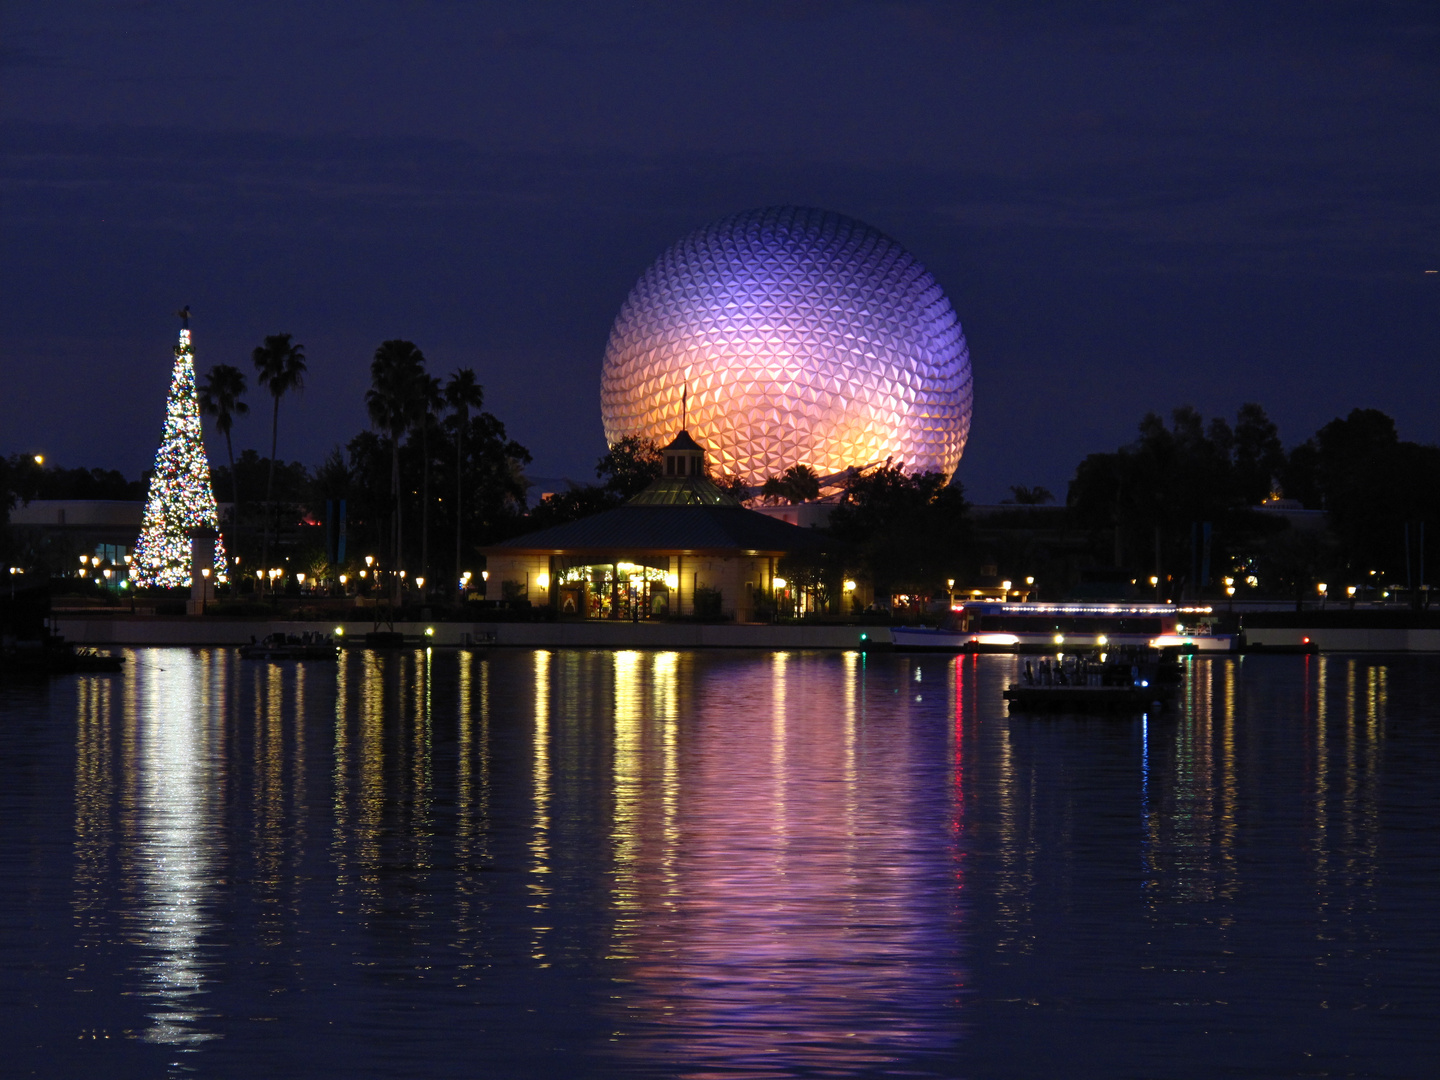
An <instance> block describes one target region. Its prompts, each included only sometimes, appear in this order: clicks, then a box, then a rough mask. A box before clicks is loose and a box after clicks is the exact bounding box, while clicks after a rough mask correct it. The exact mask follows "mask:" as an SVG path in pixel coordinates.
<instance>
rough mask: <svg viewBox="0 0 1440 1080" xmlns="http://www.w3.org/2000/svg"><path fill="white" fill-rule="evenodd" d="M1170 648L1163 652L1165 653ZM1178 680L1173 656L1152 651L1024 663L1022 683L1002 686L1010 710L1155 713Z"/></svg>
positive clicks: (1169, 697) (1171, 695) (1170, 696)
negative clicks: (1004, 687)
mask: <svg viewBox="0 0 1440 1080" xmlns="http://www.w3.org/2000/svg"><path fill="white" fill-rule="evenodd" d="M1169 651H1170V650H1167V652H1169ZM1179 681H1180V669H1179V665H1178V664H1177V663H1176V662H1175V660H1174V658H1173V656H1168V655H1166V653H1162V652H1157V651H1153V650H1144V651H1137V650H1118V651H1114V652H1105V653H1094V654H1075V653H1070V654H1061V655H1057V656H1056V657H1054V659H1053V662H1052V659H1051V658H1050V657H1048V656H1047V657H1044V658H1043V659H1041V660H1040V661H1039V662H1038V663H1037V664H1032V663H1031V662H1030V661H1029V660H1027V661H1025V670H1024V674H1023V677H1022V679H1021V681H1019V682H1014V683H1011V684H1010V685H1009V686H1008V687H1006V689H1005V691H1004V694H1003V697H1004V698H1005V700H1006V701H1008V702H1009V703H1010V708H1011V711H1026V712H1036V711H1049V712H1125V713H1139V712H1159V711H1161V710H1162V709H1164V708H1165V707H1166V706H1167V705H1168V704H1169V703H1170V701H1171V700H1172V699H1173V698H1174V696H1175V693H1176V690H1177V689H1178V685H1179Z"/></svg>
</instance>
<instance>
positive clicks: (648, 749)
mask: <svg viewBox="0 0 1440 1080" xmlns="http://www.w3.org/2000/svg"><path fill="white" fill-rule="evenodd" d="M1189 663H1190V664H1191V666H1192V669H1193V674H1192V676H1191V677H1190V678H1189V680H1188V681H1187V684H1186V687H1185V691H1184V694H1183V695H1182V699H1181V702H1180V704H1179V707H1178V709H1177V710H1176V711H1175V712H1173V713H1167V714H1162V715H1159V716H1149V717H1146V718H1145V719H1143V720H1140V719H1136V720H1115V719H1101V718H1093V717H1091V718H1065V717H1044V718H1041V717H1035V718H1027V717H1008V716H1007V715H1006V713H1005V710H1004V706H1003V702H1002V701H1001V699H1000V691H1001V689H1003V686H1004V684H1005V683H1006V682H1007V681H1008V680H1009V679H1010V678H1013V677H1014V673H1015V671H1016V662H1015V660H1014V659H1013V658H1010V657H979V658H977V657H933V658H929V657H927V658H915V657H903V656H883V655H869V656H866V655H862V654H859V653H845V654H838V655H837V654H807V653H763V654H762V653H704V652H663V651H662V652H640V651H620V652H601V651H555V650H539V651H533V652H520V651H515V652H495V653H493V654H485V653H472V652H469V651H462V652H458V653H456V652H432V651H431V650H416V651H414V652H404V653H365V652H360V651H347V652H346V653H345V654H344V655H343V656H342V658H341V659H340V661H339V663H338V664H337V665H335V666H334V667H333V668H332V667H328V666H323V665H267V664H255V663H250V662H242V661H240V660H238V659H237V658H236V657H235V656H234V654H233V653H231V652H229V651H226V650H199V651H187V650H150V651H143V652H136V653H132V654H131V662H130V664H129V665H127V667H128V670H127V671H126V673H125V675H124V676H123V677H120V678H98V677H83V678H78V679H74V680H71V681H69V682H63V683H56V684H54V686H53V688H52V689H51V690H49V691H47V692H46V693H45V694H43V695H41V696H38V697H36V696H34V695H33V693H32V692H30V691H20V690H13V691H12V690H3V689H0V703H3V705H4V709H5V715H6V718H7V724H6V725H5V727H4V728H0V738H3V739H5V740H6V742H5V745H4V749H5V751H6V753H5V754H4V755H3V756H0V767H3V768H5V769H6V770H7V771H6V773H5V779H6V780H7V781H8V783H7V784H6V785H5V786H4V787H3V788H0V800H4V801H3V803H0V807H3V809H4V810H5V811H6V813H7V817H8V820H12V821H17V820H22V819H23V820H25V821H27V822H31V823H32V824H33V828H32V829H31V834H30V835H27V836H25V837H24V838H20V837H18V836H12V834H11V833H8V832H7V833H6V836H7V839H6V842H5V848H4V849H3V852H0V854H3V856H4V858H5V859H6V861H7V863H10V864H13V863H15V862H16V861H17V860H28V861H27V862H26V866H27V867H28V869H27V875H28V876H27V881H28V887H27V889H25V890H11V891H10V893H9V894H8V895H7V896H6V897H5V898H4V900H3V901H0V904H3V906H0V913H3V917H4V924H3V925H4V927H5V928H7V934H8V936H9V937H10V938H12V939H14V940H17V941H19V940H21V939H20V938H17V937H16V935H15V933H14V928H15V927H18V926H22V925H23V926H38V927H41V928H42V930H43V931H44V932H43V933H39V934H33V935H31V936H30V937H29V938H26V939H24V941H25V942H27V943H26V944H21V945H19V946H16V947H15V948H12V949H11V951H10V954H9V955H10V956H11V957H12V959H9V960H7V961H5V963H4V967H3V970H4V972H5V982H4V984H3V985H4V989H5V992H6V998H5V1000H6V1001H7V1002H14V1003H20V1004H25V1005H28V1006H29V1008H30V1009H31V1010H38V1013H37V1015H39V1016H41V1017H42V1018H43V1019H42V1020H41V1021H40V1022H39V1023H38V1026H37V1027H36V1034H35V1036H34V1039H35V1041H34V1045H35V1050H34V1053H35V1054H36V1058H35V1060H36V1061H37V1062H43V1063H45V1065H46V1068H45V1069H42V1071H48V1072H50V1073H60V1074H64V1073H67V1072H88V1073H90V1074H93V1075H101V1074H104V1075H137V1076H149V1075H165V1074H169V1073H174V1072H177V1071H179V1072H198V1073H199V1074H201V1075H216V1076H229V1075H235V1076H240V1075H254V1074H255V1073H256V1072H257V1071H264V1070H265V1069H267V1068H270V1069H272V1070H273V1069H275V1068H279V1069H280V1071H282V1072H288V1073H291V1074H295V1075H314V1076H319V1075H346V1076H398V1075H411V1074H414V1073H423V1074H425V1075H431V1076H450V1075H456V1076H462V1075H470V1074H471V1073H472V1072H473V1063H474V1062H475V1061H477V1060H484V1061H486V1062H489V1063H491V1065H492V1066H493V1068H494V1070H495V1071H496V1072H499V1073H502V1074H507V1075H574V1074H576V1073H577V1072H587V1073H590V1074H593V1075H616V1076H622V1075H637V1074H648V1075H682V1076H697V1077H700V1076H711V1075H720V1074H724V1075H727V1076H735V1075H739V1076H743V1075H857V1074H867V1075H868V1074H888V1073H891V1072H904V1073H907V1074H911V1075H943V1076H949V1075H981V1076H984V1075H1016V1076H1023V1075H1059V1074H1061V1073H1065V1074H1067V1075H1076V1076H1081V1075H1093V1076H1107V1075H1121V1074H1143V1075H1157V1076H1158V1075H1167V1076H1205V1075H1212V1074H1213V1073H1214V1072H1215V1071H1217V1070H1219V1069H1222V1068H1223V1069H1228V1070H1229V1071H1232V1072H1239V1073H1241V1074H1245V1073H1246V1071H1247V1069H1248V1070H1249V1074H1251V1075H1256V1076H1284V1075H1310V1074H1313V1073H1314V1072H1315V1071H1323V1070H1326V1069H1328V1070H1332V1071H1346V1070H1348V1071H1352V1072H1365V1073H1366V1074H1367V1075H1407V1069H1408V1065H1409V1063H1410V1062H1411V1061H1412V1060H1415V1059H1416V1057H1417V1056H1420V1057H1425V1056H1426V1055H1428V1054H1429V1052H1430V1051H1433V1049H1434V1040H1433V1036H1430V1035H1427V1034H1425V1032H1428V1024H1426V1023H1425V1022H1424V1020H1423V1018H1424V1017H1426V1016H1429V1015H1430V1013H1431V1012H1433V1011H1434V1009H1435V1007H1436V1006H1437V1005H1440V1000H1437V999H1440V994H1437V991H1436V988H1435V985H1434V980H1433V977H1428V976H1427V975H1426V974H1425V973H1426V972H1427V971H1428V972H1430V973H1431V976H1433V971H1434V969H1435V964H1436V961H1437V959H1440V957H1437V955H1436V944H1435V939H1434V936H1433V924H1431V923H1430V922H1429V921H1428V915H1427V914H1426V913H1427V912H1428V908H1427V907H1426V906H1425V904H1424V902H1423V898H1424V897H1428V896H1431V895H1433V891H1434V888H1435V886H1437V885H1440V880H1437V877H1440V874H1437V869H1436V864H1437V860H1436V858H1435V856H1436V845H1435V843H1434V841H1433V840H1430V839H1429V838H1428V836H1429V834H1428V833H1426V832H1424V831H1423V830H1416V829H1413V828H1411V827H1410V823H1411V821H1412V820H1414V816H1417V815H1418V816H1419V818H1420V819H1421V820H1429V821H1431V822H1433V820H1434V815H1435V814H1436V813H1437V812H1440V796H1437V793H1436V789H1435V785H1434V784H1433V774H1434V771H1435V769H1436V767H1437V765H1440V747H1437V734H1436V732H1435V731H1434V729H1433V727H1431V726H1430V725H1429V724H1428V723H1427V722H1426V720H1425V718H1426V717H1428V715H1429V713H1428V711H1426V710H1427V709H1428V704H1429V703H1430V702H1433V700H1434V695H1435V693H1436V692H1437V690H1440V686H1437V677H1436V674H1435V672H1434V671H1433V670H1432V668H1431V667H1429V666H1427V662H1426V661H1425V660H1424V659H1423V658H1388V659H1386V658H1358V657H1344V656H1323V655H1322V656H1313V657H1294V658H1255V657H1247V658H1243V659H1241V658H1226V659H1200V660H1194V661H1190V662H1189ZM27 694H31V696H29V697H27V696H26V695H27ZM17 718H18V719H17ZM27 718H28V719H27ZM27 725H28V726H27ZM1397 740H1398V741H1397ZM1392 744H1393V746H1403V747H1404V749H1405V753H1404V754H1403V755H1400V756H1398V757H1397V756H1396V755H1395V754H1394V752H1393V749H1392ZM37 762H38V764H37ZM42 781H43V782H42ZM1137 794H1138V798H1137ZM1426 815H1429V817H1428V819H1427V817H1426ZM47 844H48V845H50V847H47V846H46V845H47ZM52 849H53V851H54V852H55V853H56V854H54V855H53V856H51V857H49V858H48V860H40V861H37V859H39V856H36V855H33V854H27V853H33V852H35V851H40V850H52ZM57 867H62V868H63V871H62V872H61V873H59V874H58V875H57V874H56V873H55V870H54V868H57ZM52 896H53V899H54V900H55V901H57V902H58V903H55V904H52V903H50V902H48V901H47V900H46V898H47V897H52ZM58 911H63V912H66V913H68V914H67V915H66V916H65V917H66V918H67V919H68V920H69V922H68V924H62V923H58V922H55V921H54V919H55V918H56V917H57V916H56V915H54V914H53V913H54V912H58ZM1427 935H1428V936H1427ZM27 950H28V951H27ZM52 968H53V969H55V970H57V971H64V972H67V974H65V975H64V976H63V977H61V976H59V975H56V976H54V977H39V976H33V975H29V974H27V975H25V976H24V978H21V977H20V976H19V975H18V974H17V973H18V972H34V971H46V970H50V969H52ZM1380 1017H1383V1018H1384V1022H1383V1024H1382V1023H1381V1022H1380V1020H1379V1019H1378V1018H1380ZM1372 1018H1375V1019H1372ZM98 1031H104V1032H106V1033H109V1034H107V1038H109V1035H110V1034H113V1035H114V1036H115V1039H114V1040H112V1041H111V1042H110V1043H109V1045H108V1048H107V1049H106V1050H105V1052H104V1054H105V1056H101V1057H87V1056H86V1054H88V1053H91V1052H92V1051H88V1050H86V1047H88V1046H89V1045H90V1043H88V1042H86V1041H85V1040H86V1038H87V1036H86V1035H85V1033H86V1032H89V1033H91V1036H90V1038H91V1041H94V1040H95V1036H94V1033H95V1032H98ZM77 1032H78V1033H79V1037H78V1040H77ZM1276 1032H1280V1033H1281V1035H1280V1036H1278V1037H1277V1035H1276ZM28 1034H29V1032H27V1035H28ZM117 1040H118V1041H117ZM17 1045H25V1046H28V1045H30V1043H28V1042H24V1041H23V1040H22V1042H21V1043H20V1044H17ZM146 1047H150V1048H154V1050H155V1052H156V1053H158V1054H160V1056H159V1057H156V1058H154V1059H151V1058H147V1057H145V1056H144V1055H145V1053H147V1052H149V1051H146V1050H145V1049H144V1048H146ZM126 1048H129V1049H126ZM100 1052H101V1051H98V1050H97V1051H93V1053H100ZM67 1055H68V1056H67ZM77 1055H78V1056H77ZM117 1055H118V1056H117ZM126 1055H130V1056H128V1057H127V1056H126ZM1426 1060H1428V1057H1426ZM577 1063H580V1064H578V1065H577ZM1409 1071H1411V1072H1413V1070H1409Z"/></svg>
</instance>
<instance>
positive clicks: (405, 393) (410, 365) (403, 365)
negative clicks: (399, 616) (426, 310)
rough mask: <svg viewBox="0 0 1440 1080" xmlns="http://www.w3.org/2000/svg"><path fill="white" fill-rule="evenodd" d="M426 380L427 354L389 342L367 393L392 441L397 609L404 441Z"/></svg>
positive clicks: (374, 417)
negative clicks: (402, 442) (402, 446)
mask: <svg viewBox="0 0 1440 1080" xmlns="http://www.w3.org/2000/svg"><path fill="white" fill-rule="evenodd" d="M425 378H426V375H425V354H424V353H422V352H421V351H420V349H419V347H418V346H417V345H416V344H415V343H414V342H413V341H402V340H398V339H397V340H393V341H385V342H382V343H381V345H380V347H379V348H378V349H376V350H375V357H374V359H373V360H371V362H370V389H369V390H367V391H366V392H365V405H366V408H367V409H368V411H369V413H370V422H371V423H372V424H374V425H375V428H376V429H377V430H378V431H380V432H382V433H383V434H385V435H386V436H387V437H388V438H389V440H390V494H391V497H392V498H393V499H394V504H395V505H394V517H393V518H392V520H391V528H390V537H391V546H390V558H391V565H390V577H391V603H392V604H393V605H394V606H396V607H398V606H399V605H400V569H401V566H402V564H403V562H404V544H403V538H404V529H403V526H402V514H401V496H402V491H401V485H400V440H401V438H403V437H404V435H405V432H406V431H407V430H408V429H409V427H410V423H411V420H412V418H413V417H414V415H415V401H416V398H417V397H418V396H419V394H420V392H421V384H422V382H423V380H424V379H425Z"/></svg>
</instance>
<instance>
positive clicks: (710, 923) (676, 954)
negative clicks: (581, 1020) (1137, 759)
mask: <svg viewBox="0 0 1440 1080" xmlns="http://www.w3.org/2000/svg"><path fill="white" fill-rule="evenodd" d="M690 660H691V658H690V657H688V656H686V657H681V658H679V659H678V660H676V661H672V660H670V659H669V658H668V657H665V656H664V655H663V654H662V655H661V656H657V657H655V658H654V661H653V662H651V663H649V664H647V663H646V662H645V660H644V658H643V657H642V656H641V655H640V654H630V655H628V656H627V655H626V654H621V655H620V656H617V657H616V661H615V664H616V667H615V695H616V711H615V773H614V783H615V792H616V833H615V841H616V842H615V849H614V850H615V857H616V870H615V875H614V885H613V895H614V906H615V911H616V920H615V925H614V931H613V941H614V944H613V946H612V955H613V957H614V958H616V959H618V960H620V961H621V962H622V963H623V965H624V974H623V981H622V983H621V984H620V987H619V988H618V1001H617V1009H616V1011H615V1012H614V1013H613V1016H614V1021H615V1024H616V1037H617V1039H618V1045H619V1046H620V1048H621V1052H622V1053H623V1054H624V1055H625V1056H626V1057H627V1058H638V1059H642V1060H649V1061H674V1062H683V1063H684V1065H683V1066H682V1067H679V1068H678V1069H677V1072H678V1073H679V1074H680V1075H696V1076H699V1075H710V1074H711V1073H713V1072H716V1071H724V1072H727V1073H730V1072H739V1073H740V1074H745V1073H750V1072H768V1071H772V1070H781V1071H785V1072H802V1073H803V1072H806V1071H809V1070H816V1071H822V1072H823V1071H828V1070H835V1069H840V1070H842V1071H846V1072H853V1071H857V1070H865V1069H869V1068H873V1067H877V1066H880V1065H882V1064H884V1063H886V1062H890V1061H893V1060H895V1059H896V1057H897V1056H899V1055H904V1054H907V1053H914V1052H916V1051H935V1050H938V1049H939V1048H940V1047H942V1046H944V1045H948V1044H949V1043H950V1041H951V1040H953V1038H954V1037H955V1032H954V1028H953V1026H952V1024H951V1023H950V1022H949V1010H950V1009H951V1008H953V995H954V982H953V980H954V977H955V972H954V968H953V965H952V963H951V962H950V961H951V960H952V956H951V955H950V948H951V947H950V946H949V944H948V943H950V942H953V934H954V931H955V926H954V922H953V918H952V916H953V910H954V909H953V896H952V895H951V893H950V892H949V889H950V888H951V887H953V865H952V862H951V860H950V858H949V857H948V855H947V852H946V848H945V845H944V844H943V843H942V844H940V845H938V846H937V845H932V844H930V843H925V842H921V841H920V836H921V834H923V833H926V832H928V831H929V829H930V828H931V827H932V826H933V825H937V824H940V825H941V827H942V829H943V824H942V823H938V822H930V821H928V820H927V818H928V814H926V813H924V812H920V811H919V807H918V806H917V805H914V804H916V803H920V802H928V801H929V799H930V798H931V797H932V796H933V794H934V792H933V791H927V790H926V783H922V782H921V774H923V773H924V772H925V771H926V770H923V769H921V770H919V772H917V768H916V767H917V762H916V761H915V760H914V759H913V758H912V757H911V753H912V751H913V749H914V748H913V747H912V746H909V745H907V743H906V741H905V740H904V738H903V737H902V738H896V737H895V735H896V734H897V732H895V731H894V730H893V728H891V727H890V726H889V725H885V727H884V728H883V729H882V730H881V731H879V732H877V733H876V737H875V738H873V739H871V740H870V741H868V742H866V741H865V740H864V737H863V735H862V730H863V728H864V726H865V724H866V721H867V720H870V719H872V717H870V716H867V715H866V712H865V710H864V708H863V706H862V704H861V703H862V702H863V700H864V672H863V669H862V667H861V664H860V661H859V658H858V657H857V656H855V655H854V654H851V655H849V656H847V657H845V658H844V659H843V660H842V661H841V664H840V669H839V670H838V671H837V670H836V665H834V664H832V663H831V662H830V661H829V659H828V658H827V659H820V658H815V657H805V656H789V655H786V654H783V653H782V654H776V655H773V656H771V657H769V658H768V660H767V661H766V662H764V663H761V664H752V665H746V666H745V667H743V668H740V669H738V670H725V671H723V672H715V671H708V670H703V669H702V670H697V669H696V666H695V665H694V664H693V663H691V662H690ZM767 669H768V670H767ZM836 680H842V681H841V682H840V688H839V690H838V693H837V692H836V688H835V686H834V682H835V681H836ZM680 701H685V702H687V703H688V706H689V707H688V709H687V710H686V712H685V713H683V714H681V715H680V716H679V718H678V725H677V722H676V719H675V718H674V717H675V705H676V703H677V702H680ZM737 701H740V702H745V703H747V707H746V708H744V709H737V708H735V707H734V705H735V703H736V702H737ZM905 704H907V705H908V702H906V703H905ZM891 707H893V706H889V705H888V703H887V711H888V709H889V708H891ZM903 707H904V705H902V708H903ZM884 719H891V717H889V716H887V717H884ZM677 733H680V734H679V737H680V739H681V740H682V745H681V747H680V755H679V759H678V760H679V761H680V762H683V765H681V766H680V767H679V768H678V770H677V768H676V761H677V758H676V755H675V752H674V750H672V746H673V740H674V739H675V737H676V734H677ZM862 758H863V764H864V770H863V773H864V782H863V784H862V783H861V780H860V776H861V769H860V763H861V759H862ZM936 764H937V765H938V768H935V769H934V770H933V771H932V772H931V773H930V776H931V779H930V780H929V781H928V782H929V783H934V784H936V786H937V787H941V788H942V790H943V785H944V778H945V763H944V762H943V760H942V761H940V762H938V763H936ZM647 792H648V795H647V794H646V793H647ZM672 807H675V808H677V809H675V810H672V809H671V808H672ZM682 837H683V843H682V842H679V841H680V838H682Z"/></svg>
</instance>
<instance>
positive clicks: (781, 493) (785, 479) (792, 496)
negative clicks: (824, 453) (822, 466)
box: [760, 465, 820, 505]
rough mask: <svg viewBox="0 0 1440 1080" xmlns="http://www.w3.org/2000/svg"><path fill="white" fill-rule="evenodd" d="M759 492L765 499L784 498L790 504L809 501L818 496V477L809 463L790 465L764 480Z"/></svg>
mask: <svg viewBox="0 0 1440 1080" xmlns="http://www.w3.org/2000/svg"><path fill="white" fill-rule="evenodd" d="M760 494H761V495H763V496H764V497H765V499H766V500H767V501H778V500H780V499H784V500H785V501H786V502H788V503H791V504H792V505H793V504H794V503H802V502H809V501H810V500H811V499H818V498H819V497H820V477H819V476H817V475H816V474H815V470H814V469H812V468H810V466H809V465H791V466H790V467H789V468H788V469H786V470H785V471H784V472H783V473H781V474H780V475H779V476H772V477H770V479H768V480H766V481H765V485H764V487H762V488H761V489H760Z"/></svg>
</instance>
